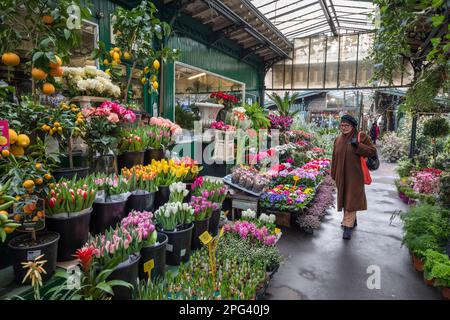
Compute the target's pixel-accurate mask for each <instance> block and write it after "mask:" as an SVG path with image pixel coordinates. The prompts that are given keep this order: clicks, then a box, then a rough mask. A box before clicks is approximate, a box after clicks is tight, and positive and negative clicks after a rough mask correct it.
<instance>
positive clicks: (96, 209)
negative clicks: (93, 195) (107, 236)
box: [90, 199, 128, 235]
mask: <svg viewBox="0 0 450 320" xmlns="http://www.w3.org/2000/svg"><path fill="white" fill-rule="evenodd" d="M126 204H127V199H124V200H120V201H111V202H96V201H94V203H93V205H92V208H93V211H92V216H91V223H90V231H91V234H92V235H96V234H99V233H103V232H105V230H106V229H108V228H109V227H111V226H112V227H114V226H115V225H116V224H117V223H119V222H120V221H121V220H122V219H123V218H125V216H126V215H127V214H128V212H125V206H126Z"/></svg>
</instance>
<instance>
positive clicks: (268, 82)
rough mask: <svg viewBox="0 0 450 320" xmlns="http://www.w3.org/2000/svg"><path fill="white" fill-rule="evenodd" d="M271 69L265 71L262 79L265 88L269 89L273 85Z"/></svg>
mask: <svg viewBox="0 0 450 320" xmlns="http://www.w3.org/2000/svg"><path fill="white" fill-rule="evenodd" d="M272 74H273V72H272V68H270V69H269V71H267V73H266V78H265V79H264V84H265V85H266V88H269V89H271V88H272V87H273V83H272Z"/></svg>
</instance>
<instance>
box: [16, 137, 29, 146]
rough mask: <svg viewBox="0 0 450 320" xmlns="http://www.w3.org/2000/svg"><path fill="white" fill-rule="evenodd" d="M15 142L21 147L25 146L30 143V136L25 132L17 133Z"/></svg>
mask: <svg viewBox="0 0 450 320" xmlns="http://www.w3.org/2000/svg"><path fill="white" fill-rule="evenodd" d="M17 144H18V145H19V146H20V147H22V148H26V147H28V145H29V144H30V138H28V136H27V135H26V134H19V135H18V136H17Z"/></svg>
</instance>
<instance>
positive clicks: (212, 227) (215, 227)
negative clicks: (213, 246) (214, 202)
mask: <svg viewBox="0 0 450 320" xmlns="http://www.w3.org/2000/svg"><path fill="white" fill-rule="evenodd" d="M219 222H220V209H217V210H214V211H213V213H212V215H211V218H210V219H209V227H208V230H209V233H210V234H211V235H212V236H213V237H215V236H217V235H218V234H219Z"/></svg>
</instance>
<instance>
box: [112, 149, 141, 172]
mask: <svg viewBox="0 0 450 320" xmlns="http://www.w3.org/2000/svg"><path fill="white" fill-rule="evenodd" d="M138 164H144V151H133V152H125V153H123V154H121V155H119V156H117V166H118V169H119V173H120V172H121V170H122V168H128V169H129V168H132V167H134V166H135V165H138Z"/></svg>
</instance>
